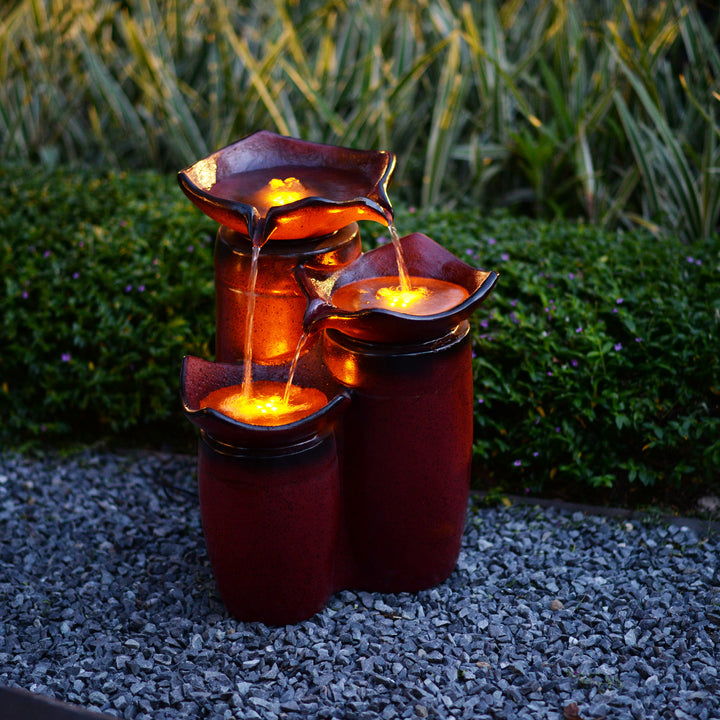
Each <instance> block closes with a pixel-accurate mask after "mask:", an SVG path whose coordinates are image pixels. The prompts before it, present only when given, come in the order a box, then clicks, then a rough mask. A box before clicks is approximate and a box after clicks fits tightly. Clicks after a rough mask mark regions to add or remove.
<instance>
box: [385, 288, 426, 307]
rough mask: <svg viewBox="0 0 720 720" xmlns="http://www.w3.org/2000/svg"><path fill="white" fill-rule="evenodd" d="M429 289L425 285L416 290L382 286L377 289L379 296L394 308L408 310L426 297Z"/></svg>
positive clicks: (388, 305)
mask: <svg viewBox="0 0 720 720" xmlns="http://www.w3.org/2000/svg"><path fill="white" fill-rule="evenodd" d="M428 292H429V291H428V289H427V288H424V287H419V288H416V289H415V290H403V289H402V288H401V287H381V288H380V289H379V290H378V291H377V298H378V300H381V301H382V302H383V303H384V304H386V305H387V307H389V308H391V309H392V310H406V309H407V308H411V307H412V306H413V305H417V303H418V302H420V301H422V300H423V299H425V298H426V297H427V295H428Z"/></svg>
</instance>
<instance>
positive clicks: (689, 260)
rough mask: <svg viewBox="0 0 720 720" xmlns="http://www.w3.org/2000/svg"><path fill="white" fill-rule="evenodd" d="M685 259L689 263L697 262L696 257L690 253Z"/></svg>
mask: <svg viewBox="0 0 720 720" xmlns="http://www.w3.org/2000/svg"><path fill="white" fill-rule="evenodd" d="M685 259H686V260H687V261H688V262H689V263H694V262H695V258H694V257H693V256H692V255H688V256H687V257H686V258H685Z"/></svg>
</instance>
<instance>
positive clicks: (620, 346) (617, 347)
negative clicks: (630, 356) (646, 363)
mask: <svg viewBox="0 0 720 720" xmlns="http://www.w3.org/2000/svg"><path fill="white" fill-rule="evenodd" d="M621 350H622V343H615V352H620V351H621Z"/></svg>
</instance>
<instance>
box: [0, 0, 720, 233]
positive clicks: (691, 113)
mask: <svg viewBox="0 0 720 720" xmlns="http://www.w3.org/2000/svg"><path fill="white" fill-rule="evenodd" d="M716 32H717V28H709V27H708V26H707V25H706V23H705V22H704V21H703V19H702V16H701V14H700V12H699V10H698V8H697V7H696V6H695V4H693V3H676V2H671V0H660V1H659V2H658V1H656V0H639V1H638V2H633V3H630V2H628V1H627V0H599V1H595V0H581V1H580V2H570V0H538V1H537V2H532V3H522V2H517V0H504V1H503V2H495V1H494V0H478V1H477V2H473V3H467V2H462V1H461V0H427V1H426V2H420V3H412V2H407V1H406V0H393V1H392V2H384V3H374V4H372V3H371V4H368V3H367V2H360V0H342V1H341V2H336V1H335V0H333V1H332V2H330V0H308V1H307V2H302V3H298V2H290V1H289V0H277V2H274V3H271V4H270V5H268V4H263V3H240V4H228V3H226V2H222V1H221V0H210V1H209V2H206V1H203V2H201V0H162V1H161V0H123V1H122V2H121V1H120V0H89V1H88V2H82V3H79V2H77V3H62V2H56V1H55V0H18V1H17V2H15V3H5V4H3V5H2V7H1V8H0V160H3V161H5V162H7V161H21V162H24V163H42V164H43V165H44V166H46V167H53V166H54V165H56V164H58V163H65V162H78V161H79V162H84V163H88V164H95V165H100V166H104V167H113V168H115V169H116V170H119V169H127V168H148V167H152V168H155V169H156V170H160V171H162V172H169V171H174V170H177V169H178V168H181V167H184V166H186V165H188V164H190V163H191V162H193V161H195V160H197V159H199V158H200V157H203V156H205V155H206V154H207V153H208V152H209V151H211V150H214V149H217V148H219V147H222V146H224V145H226V144H228V143H230V142H232V141H234V140H237V139H239V138H240V137H242V136H244V135H246V134H248V133H250V132H252V131H254V130H258V129H263V128H264V129H273V130H276V131H278V132H280V133H283V134H287V135H294V136H299V137H303V138H305V139H308V140H314V141H319V142H330V143H333V144H339V145H350V146H353V147H358V148H383V149H389V150H392V151H393V152H395V153H397V155H398V165H397V172H396V176H395V179H394V192H395V194H396V196H397V198H398V199H402V200H403V201H404V202H406V203H408V204H416V205H420V206H423V207H426V208H430V207H433V206H442V205H452V204H454V203H455V202H457V200H458V198H468V199H470V200H471V201H472V202H474V203H476V204H479V205H481V206H482V207H484V208H485V209H486V210H487V209H489V208H493V207H497V206H513V207H516V208H519V209H521V210H522V211H524V212H525V211H527V212H529V213H532V214H535V215H537V216H540V217H554V216H562V217H576V216H582V217H585V218H587V219H588V220H589V221H590V222H593V223H597V224H599V225H601V226H603V227H618V226H623V227H627V226H630V225H632V224H635V223H638V222H639V223H641V224H643V225H645V226H646V227H650V228H652V229H653V231H655V232H657V233H658V234H659V235H662V234H664V233H667V232H678V233H680V234H681V235H682V236H683V237H685V238H686V239H689V240H694V239H696V238H706V237H709V236H710V235H712V234H713V232H714V231H715V230H716V227H717V222H718V217H719V215H720V200H719V199H718V198H719V196H720V192H719V191H718V183H717V167H718V157H717V133H718V127H719V126H718V122H717V117H716V111H715V103H716V102H717V93H718V87H717V78H718V77H719V76H720V52H719V51H718V45H717V42H716V41H717V37H716V35H714V34H713V33H716Z"/></svg>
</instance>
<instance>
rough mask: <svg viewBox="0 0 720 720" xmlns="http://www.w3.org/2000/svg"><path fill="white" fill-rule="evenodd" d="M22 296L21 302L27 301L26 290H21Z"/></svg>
mask: <svg viewBox="0 0 720 720" xmlns="http://www.w3.org/2000/svg"><path fill="white" fill-rule="evenodd" d="M22 296H23V300H27V299H28V291H27V290H23V291H22Z"/></svg>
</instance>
